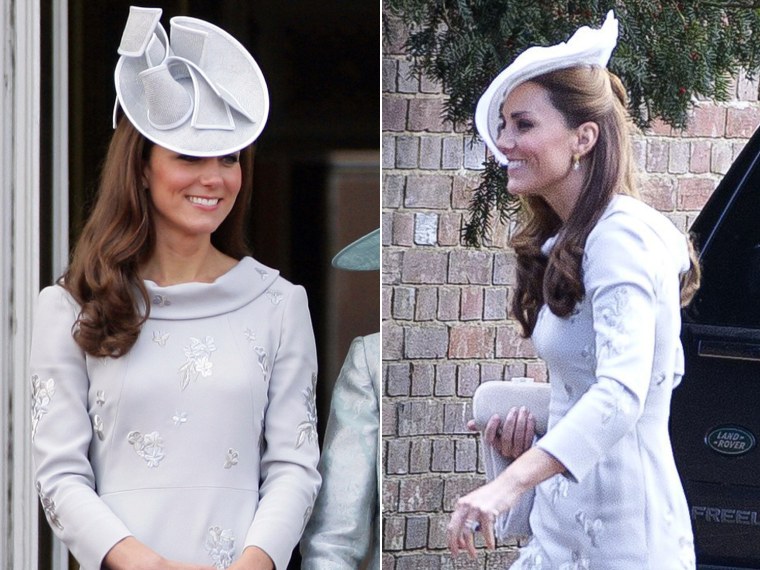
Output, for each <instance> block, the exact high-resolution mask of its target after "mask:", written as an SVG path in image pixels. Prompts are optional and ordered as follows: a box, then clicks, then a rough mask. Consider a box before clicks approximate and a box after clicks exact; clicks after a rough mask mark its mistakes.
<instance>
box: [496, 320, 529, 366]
mask: <svg viewBox="0 0 760 570" xmlns="http://www.w3.org/2000/svg"><path fill="white" fill-rule="evenodd" d="M496 358H536V350H535V348H533V342H531V340H530V339H527V338H523V337H522V336H520V330H519V328H518V326H517V325H507V326H503V327H498V328H497V329H496Z"/></svg>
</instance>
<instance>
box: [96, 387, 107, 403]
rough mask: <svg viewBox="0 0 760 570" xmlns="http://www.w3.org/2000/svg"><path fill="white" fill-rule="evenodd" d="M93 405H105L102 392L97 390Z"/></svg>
mask: <svg viewBox="0 0 760 570" xmlns="http://www.w3.org/2000/svg"><path fill="white" fill-rule="evenodd" d="M95 403H96V404H97V405H98V406H104V405H105V403H106V393H105V391H104V390H98V392H97V394H95Z"/></svg>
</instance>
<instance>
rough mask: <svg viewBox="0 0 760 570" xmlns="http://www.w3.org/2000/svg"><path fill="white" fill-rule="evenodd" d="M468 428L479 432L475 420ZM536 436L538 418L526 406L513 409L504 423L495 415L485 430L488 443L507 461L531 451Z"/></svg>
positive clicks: (471, 421) (484, 433) (468, 424)
mask: <svg viewBox="0 0 760 570" xmlns="http://www.w3.org/2000/svg"><path fill="white" fill-rule="evenodd" d="M467 428H468V429H470V430H472V431H477V430H478V428H477V427H476V426H475V422H474V421H473V420H470V421H469V422H468V423H467ZM535 435H536V418H535V417H534V416H533V414H531V413H530V412H529V411H528V409H527V408H525V406H523V407H521V408H511V409H510V410H509V411H508V412H507V416H506V417H505V418H504V421H503V422H502V421H501V419H500V418H499V416H498V415H496V414H494V415H493V417H492V418H491V419H489V420H488V423H487V424H486V427H485V430H483V436H484V437H485V440H486V443H488V444H489V445H491V446H493V447H494V448H495V449H496V451H498V452H499V453H500V454H501V455H503V456H504V457H506V458H507V459H517V458H518V457H520V455H522V454H523V453H525V452H526V451H527V450H528V449H530V447H531V446H532V445H533V439H534V437H535Z"/></svg>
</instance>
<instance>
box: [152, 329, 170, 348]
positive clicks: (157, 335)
mask: <svg viewBox="0 0 760 570" xmlns="http://www.w3.org/2000/svg"><path fill="white" fill-rule="evenodd" d="M167 340H169V333H165V332H161V331H153V342H155V343H156V344H157V345H158V346H160V347H161V348H163V347H164V346H166V341H167Z"/></svg>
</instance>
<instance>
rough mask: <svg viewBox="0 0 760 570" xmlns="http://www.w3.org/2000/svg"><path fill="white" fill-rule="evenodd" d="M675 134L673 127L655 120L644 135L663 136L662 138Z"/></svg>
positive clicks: (660, 120)
mask: <svg viewBox="0 0 760 570" xmlns="http://www.w3.org/2000/svg"><path fill="white" fill-rule="evenodd" d="M672 133H673V127H671V126H670V125H669V124H667V123H666V122H665V121H663V120H662V119H659V118H658V119H655V120H654V121H652V124H651V125H650V126H649V128H648V129H647V130H646V132H645V133H644V134H646V135H662V136H666V137H668V136H670V135H671V134H672Z"/></svg>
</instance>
